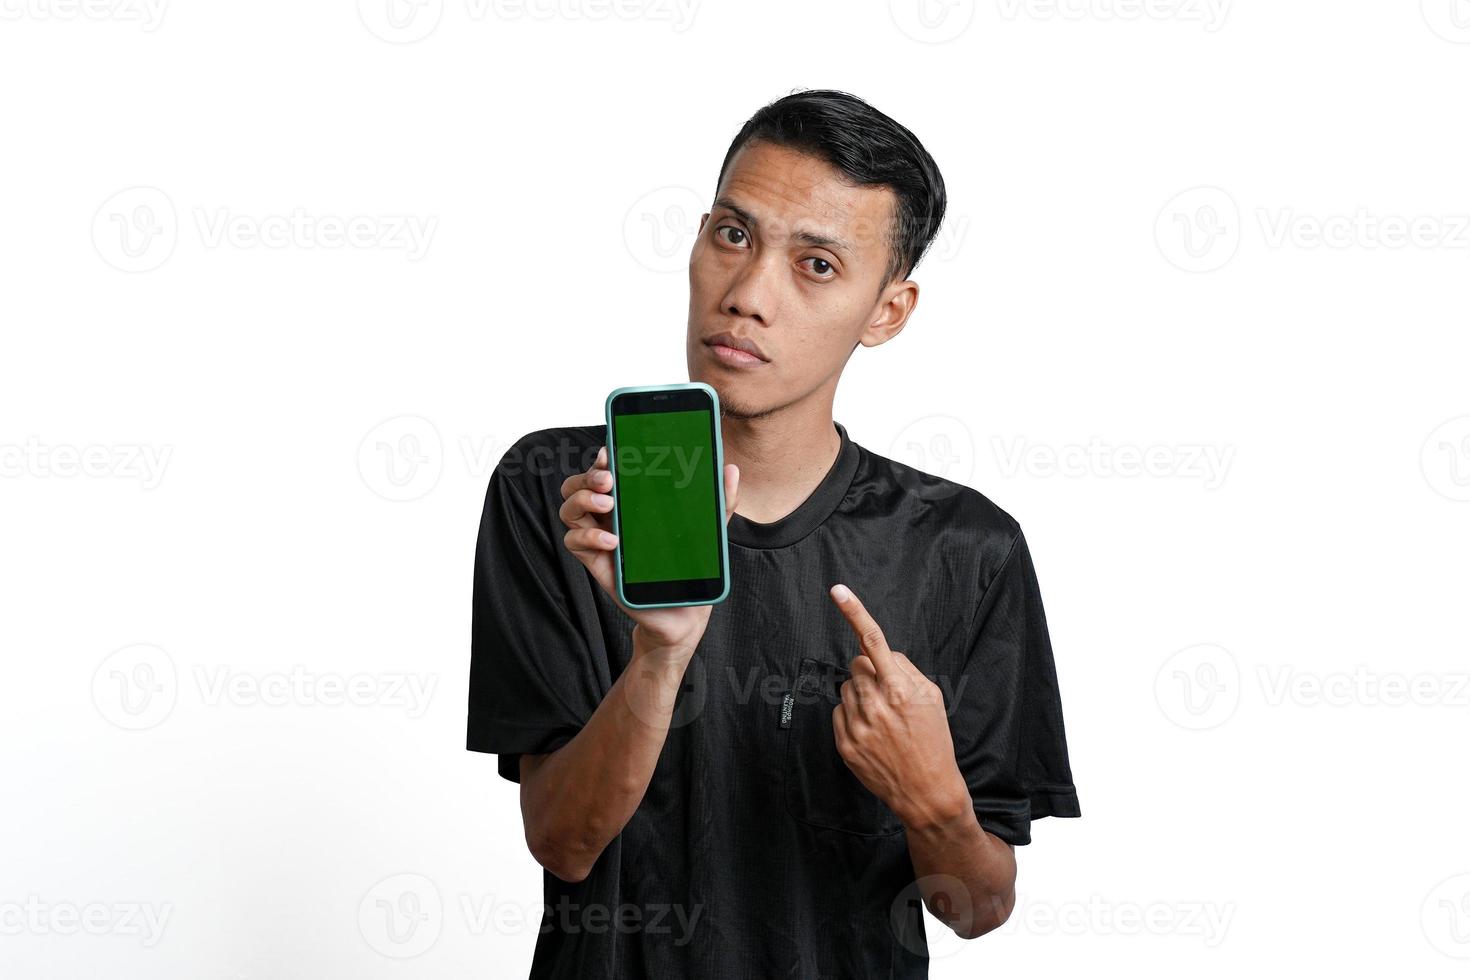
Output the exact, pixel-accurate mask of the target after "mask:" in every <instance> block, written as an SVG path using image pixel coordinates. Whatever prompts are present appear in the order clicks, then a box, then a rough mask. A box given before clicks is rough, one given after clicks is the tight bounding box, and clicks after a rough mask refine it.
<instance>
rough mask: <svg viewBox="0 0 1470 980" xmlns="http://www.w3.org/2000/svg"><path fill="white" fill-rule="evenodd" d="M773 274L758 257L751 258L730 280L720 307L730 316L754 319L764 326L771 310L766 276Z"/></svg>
mask: <svg viewBox="0 0 1470 980" xmlns="http://www.w3.org/2000/svg"><path fill="white" fill-rule="evenodd" d="M773 274H774V272H772V271H771V270H769V269H767V268H766V266H765V264H764V263H762V262H761V261H760V260H759V259H755V260H751V261H750V262H749V263H748V264H746V266H745V268H744V269H742V270H741V271H740V273H739V274H738V275H736V276H735V278H734V279H733V280H732V281H731V282H730V288H729V289H728V290H727V291H726V292H725V295H724V298H723V300H722V302H721V304H720V306H721V308H722V309H723V310H724V311H725V312H726V313H728V314H729V315H730V316H733V317H740V318H742V319H750V320H754V321H755V322H757V323H759V324H760V325H761V326H765V325H766V323H767V322H768V320H769V316H770V312H771V310H770V303H771V301H770V298H769V292H770V291H769V290H768V289H767V287H766V285H765V284H766V282H767V277H768V276H769V275H773Z"/></svg>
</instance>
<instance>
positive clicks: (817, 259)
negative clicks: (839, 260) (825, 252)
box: [802, 255, 837, 281]
mask: <svg viewBox="0 0 1470 980" xmlns="http://www.w3.org/2000/svg"><path fill="white" fill-rule="evenodd" d="M802 261H803V262H810V263H812V271H813V272H815V273H816V274H817V276H818V277H819V278H820V279H822V280H823V281H826V280H828V279H835V278H836V277H837V272H836V269H835V268H834V267H833V265H832V263H831V262H828V261H827V260H826V259H824V258H822V257H821V256H818V255H813V256H811V257H810V258H805V259H802ZM828 273H831V274H830V275H829V274H828Z"/></svg>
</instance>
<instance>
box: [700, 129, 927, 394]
mask: <svg viewBox="0 0 1470 980" xmlns="http://www.w3.org/2000/svg"><path fill="white" fill-rule="evenodd" d="M896 202H897V198H896V196H895V195H894V193H893V191H892V190H891V189H890V188H887V187H878V186H868V187H854V186H851V185H850V184H849V183H847V182H845V181H844V179H843V177H842V174H841V172H840V171H838V170H837V169H836V168H834V167H832V166H831V165H830V164H828V163H826V162H825V161H823V160H820V159H818V158H816V157H812V156H808V155H806V154H803V153H800V152H798V151H795V150H791V149H788V148H786V147H781V146H773V145H771V144H769V143H765V142H751V143H747V144H746V145H745V146H743V147H742V148H741V149H740V150H739V151H737V153H736V155H735V156H734V158H733V159H732V160H731V161H730V166H729V168H728V169H727V170H726V172H725V179H724V181H723V182H722V183H721V184H720V188H719V190H718V191H717V192H716V195H715V203H714V205H713V207H712V209H711V211H710V213H709V214H706V215H704V217H703V218H702V219H701V220H700V227H699V235H698V237H697V238H696V239H695V242H694V248H693V251H692V252H691V253H690V256H689V333H688V338H687V344H688V350H687V354H688V359H689V378H690V380H691V381H703V382H705V383H706V384H709V385H711V386H712V387H713V388H715V390H717V391H718V392H719V393H720V402H721V407H722V408H723V409H724V412H725V414H727V415H729V416H732V417H737V418H749V417H754V416H758V415H763V414H766V413H769V412H771V411H773V410H775V409H779V408H782V407H783V406H786V405H789V404H791V403H793V402H796V401H799V400H800V399H802V398H805V397H806V396H807V395H809V394H811V393H812V392H813V391H815V390H817V389H819V388H822V387H824V386H831V387H832V388H833V389H835V388H836V384H837V379H838V377H839V376H840V374H841V372H842V368H843V366H844V365H845V364H846V363H847V359H848V357H849V356H850V355H851V354H852V351H853V349H854V346H855V345H856V344H858V343H863V344H866V345H868V346H874V345H876V344H881V343H883V342H884V341H885V340H888V339H889V338H890V337H892V336H893V335H894V334H896V333H897V332H898V331H899V330H900V329H902V327H903V323H904V321H905V320H906V319H907V316H908V313H909V312H910V311H911V310H912V308H913V305H914V302H915V301H916V299H917V295H918V289H917V287H916V286H915V284H914V283H912V282H905V283H891V284H884V283H883V282H882V279H883V276H884V273H885V271H886V270H887V266H888V262H889V259H890V255H891V252H890V249H889V245H888V234H889V228H890V224H891V222H892V221H893V217H894V213H895V211H894V208H895V205H896ZM880 286H882V287H883V288H882V290H881V292H880ZM720 335H728V338H727V339H729V338H733V339H734V340H735V341H737V342H739V341H746V342H749V343H752V344H754V345H755V346H756V347H758V348H759V350H760V354H761V356H762V358H763V359H755V358H752V357H749V356H746V357H740V356H739V355H737V354H735V353H734V352H732V351H730V350H729V349H728V348H723V347H721V346H716V345H713V344H712V343H711V341H712V340H713V339H714V338H716V337H718V336H720Z"/></svg>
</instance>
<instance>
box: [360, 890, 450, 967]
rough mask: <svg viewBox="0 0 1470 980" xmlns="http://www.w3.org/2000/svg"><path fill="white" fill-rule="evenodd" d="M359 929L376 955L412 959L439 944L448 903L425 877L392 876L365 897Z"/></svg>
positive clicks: (361, 907) (369, 891)
mask: <svg viewBox="0 0 1470 980" xmlns="http://www.w3.org/2000/svg"><path fill="white" fill-rule="evenodd" d="M357 928H358V931H359V932H361V933H362V938H363V939H365V940H366V941H367V944H368V945H369V946H371V947H372V948H373V950H374V951H375V952H377V953H379V954H381V955H383V956H386V957H389V958H390V959H397V960H402V959H410V958H412V957H415V956H420V955H422V954H424V953H426V952H428V951H429V949H430V947H432V946H433V945H434V943H436V942H438V941H439V934H440V933H441V932H442V931H443V929H444V902H443V899H442V898H441V897H440V895H439V889H438V887H437V886H435V884H434V883H433V882H432V881H430V880H429V879H428V878H425V877H424V876H423V875H418V874H398V875H392V876H390V877H387V878H384V879H383V880H382V881H380V882H378V883H377V884H376V885H374V886H373V887H372V888H370V889H368V892H367V894H366V895H364V896H363V897H362V901H361V902H360V903H359V904H358V907H357Z"/></svg>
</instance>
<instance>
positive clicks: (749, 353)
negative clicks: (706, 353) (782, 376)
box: [704, 333, 769, 367]
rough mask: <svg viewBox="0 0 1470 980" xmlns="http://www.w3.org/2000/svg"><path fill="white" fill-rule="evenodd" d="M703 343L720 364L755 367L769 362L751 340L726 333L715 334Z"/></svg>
mask: <svg viewBox="0 0 1470 980" xmlns="http://www.w3.org/2000/svg"><path fill="white" fill-rule="evenodd" d="M704 343H705V346H706V347H708V348H709V349H710V351H711V352H712V353H713V354H714V356H715V357H716V358H717V359H718V360H719V361H720V362H721V363H722V364H728V365H731V366H732V367H756V366H758V365H761V364H767V363H769V362H768V361H767V360H766V358H765V356H764V355H763V354H762V352H761V349H760V348H759V347H757V346H756V345H755V344H754V343H753V342H752V341H749V340H742V339H740V338H739V337H735V336H732V335H730V334H728V333H719V334H715V335H714V336H713V337H711V338H709V339H708V340H706V341H705V342H704Z"/></svg>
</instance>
